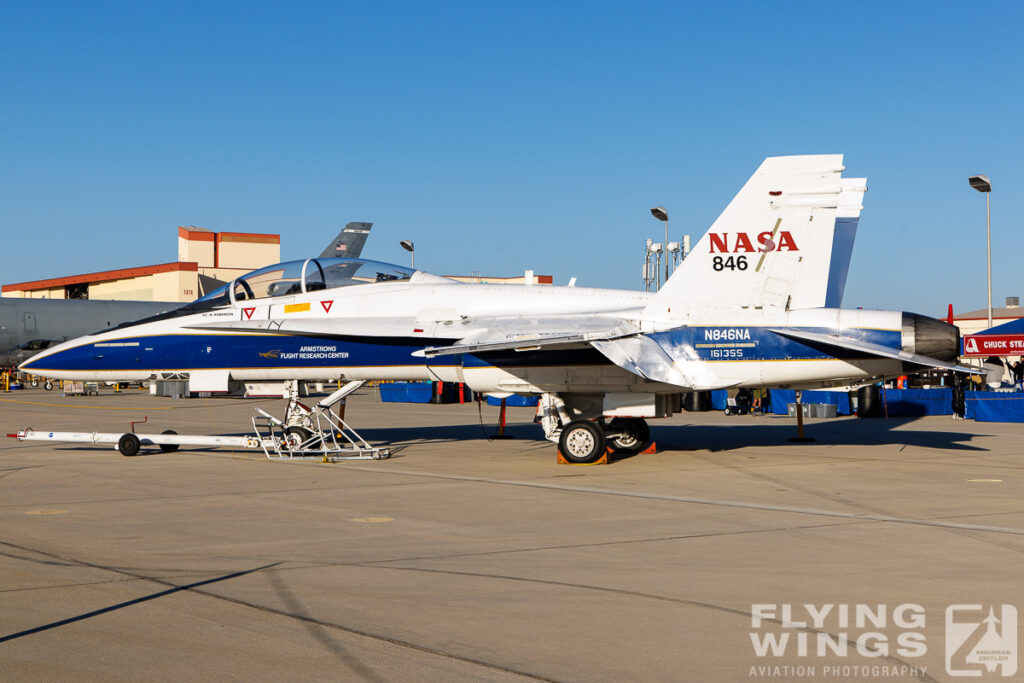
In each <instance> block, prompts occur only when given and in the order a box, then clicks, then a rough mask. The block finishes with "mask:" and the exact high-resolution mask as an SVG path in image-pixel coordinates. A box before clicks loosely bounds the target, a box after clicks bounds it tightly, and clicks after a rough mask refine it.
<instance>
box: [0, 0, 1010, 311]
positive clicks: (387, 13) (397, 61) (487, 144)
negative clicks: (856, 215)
mask: <svg viewBox="0 0 1024 683" xmlns="http://www.w3.org/2000/svg"><path fill="white" fill-rule="evenodd" d="M1022 7H1024V5H1021V4H1020V3H1005V4H1004V3H986V4H984V5H982V6H978V5H970V4H964V3H938V2H933V3H923V2H922V3H911V2H906V3H899V2H885V3H873V2H858V3H830V2H808V3H778V2H772V3H767V2H765V3H753V2H751V3H727V2H716V3H708V2H700V3H693V4H686V3H681V2H679V3H668V2H666V3H642V2H628V3H627V2H618V3H609V2H524V1H517V2H487V1H467V2H380V3H369V2H358V3H356V2H352V3H342V2H339V3H323V4H318V3H314V2H303V3H274V4H268V3H252V4H249V3H229V2H216V3H199V2H194V3H191V2H190V3H174V2H167V3H152V2H128V3H103V2H87V3H79V2H75V3H70V2H67V3H60V2H47V3H34V2H20V1H19V2H8V1H5V2H3V3H2V4H0V83H2V88H0V171H2V176H0V178H2V188H0V236H2V238H3V243H4V245H5V250H4V252H5V255H6V258H5V259H4V264H3V266H0V282H5V283H9V282H18V281H23V280H30V279H37V278H43V277H55V276H61V275H68V274H74V273H80V272H88V271H93V270H103V269H108V268H121V267H129V266H136V265H143V264H152V263H162V262H166V261H172V260H174V259H175V257H176V239H177V231H176V226H178V225H190V224H191V225H201V226H205V227H208V228H210V229H213V230H235V231H251V232H278V233H280V234H281V237H282V256H283V258H286V259H287V258H300V257H304V256H307V255H310V254H311V253H318V252H319V251H320V249H321V248H322V247H323V245H324V244H325V242H326V241H327V240H328V239H330V237H332V236H333V235H334V234H335V232H336V231H337V230H338V229H339V227H340V226H341V225H343V224H344V223H345V222H346V221H350V220H368V221H373V222H374V223H375V227H374V233H373V235H372V236H371V238H370V240H369V242H368V243H367V248H366V251H365V255H367V256H370V257H375V258H379V259H381V260H389V261H394V262H398V263H407V259H408V254H406V253H405V252H403V251H401V249H400V248H399V247H398V245H397V242H398V240H400V239H412V240H414V241H415V242H416V244H417V257H418V258H417V265H418V266H421V267H423V268H425V269H427V270H432V271H434V272H439V273H442V274H445V273H468V272H471V271H480V272H482V273H484V274H491V275H511V274H516V273H521V272H522V271H523V270H524V269H526V268H533V269H535V270H536V271H537V272H539V273H549V274H553V275H554V276H555V281H556V283H559V284H562V283H565V282H566V281H567V280H568V278H569V277H571V276H577V277H578V278H579V284H581V285H594V286H609V287H624V288H633V289H638V288H640V287H641V282H640V278H639V273H640V263H641V259H642V251H643V241H644V239H645V238H646V237H657V236H658V235H659V234H661V225H660V224H659V223H658V222H657V221H655V220H654V219H653V218H652V217H651V216H650V214H649V212H648V209H649V207H651V206H653V205H655V204H663V205H665V206H666V207H668V209H669V211H670V214H671V217H672V223H671V226H672V232H673V233H675V234H676V235H679V234H682V233H684V232H688V233H691V234H692V235H693V236H694V239H696V237H697V236H698V235H700V234H702V233H703V232H704V231H705V230H706V228H707V226H709V225H710V224H711V222H712V221H713V220H714V218H715V217H716V216H717V215H718V213H719V212H720V211H721V210H722V208H724V206H725V205H726V204H727V203H728V201H729V199H730V198H731V197H732V195H733V194H734V193H735V192H736V190H738V189H739V187H740V186H741V185H742V183H743V182H744V181H745V180H746V179H747V177H748V176H749V175H750V173H751V172H752V171H753V170H754V169H755V168H756V167H757V165H758V164H759V163H760V161H761V160H762V159H763V158H764V157H765V156H770V155H779V154H807V153H833V152H842V153H844V154H845V155H846V165H847V168H848V171H847V175H863V176H867V177H868V179H869V181H868V182H869V187H870V191H869V192H868V194H867V195H866V200H865V210H864V213H863V215H862V219H861V224H860V232H859V234H858V239H857V245H856V249H855V252H854V261H853V267H852V269H851V273H850V280H849V285H848V288H847V295H846V300H845V302H844V305H845V306H847V307H855V306H864V307H877V308H894V309H909V310H915V311H918V312H921V313H929V314H933V315H936V314H941V313H944V312H945V307H946V304H947V303H950V302H951V303H953V304H954V305H955V307H956V309H957V310H965V309H968V308H980V307H983V306H984V305H985V243H984V209H985V207H984V198H983V196H982V195H981V194H978V193H976V192H974V191H973V190H971V189H970V188H969V187H968V185H967V176H968V175H970V174H973V173H979V172H980V173H987V174H988V175H989V176H991V178H992V182H993V185H994V188H995V192H994V193H993V199H994V201H993V209H992V221H993V243H994V248H993V252H994V255H993V270H994V285H993V298H994V301H995V302H996V303H997V304H999V303H1001V302H1002V301H1003V297H1005V296H1006V295H1020V296H1024V278H1022V277H1021V276H1020V272H1021V270H1022V267H1021V265H1020V264H1021V262H1022V259H1024V235H1021V234H1020V232H1019V227H1018V221H1017V212H1016V211H1012V210H1010V208H1011V207H1012V202H1013V201H1015V200H1014V199H1013V197H1015V196H1017V195H1018V194H1019V193H1020V189H1021V188H1022V186H1024V185H1022V183H1024V175H1022V171H1021V163H1020V158H1021V154H1022V141H1024V136H1022V134H1021V125H1022V124H1024V116H1022V104H1024V91H1022V82H1024V81H1022V77H1021V72H1022V70H1024V49H1022V47H1021V45H1022V38H1021V31H1022V26H1024V21H1022V19H1024V9H1022ZM659 241H660V240H659Z"/></svg>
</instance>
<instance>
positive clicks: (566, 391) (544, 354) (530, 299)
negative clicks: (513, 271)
mask: <svg viewBox="0 0 1024 683" xmlns="http://www.w3.org/2000/svg"><path fill="white" fill-rule="evenodd" d="M842 163H843V161H842V156H841V155H816V156H792V157H772V158H768V159H766V160H765V161H764V162H763V163H762V164H761V166H760V167H759V168H758V169H757V171H756V172H755V173H754V175H753V176H752V177H751V178H750V179H749V180H748V181H747V183H746V184H745V185H744V186H743V188H742V189H741V190H740V192H739V193H738V194H737V195H736V197H735V198H734V199H733V200H732V202H730V204H729V205H728V206H727V207H726V209H725V211H724V212H723V213H722V214H721V216H719V218H718V219H717V220H716V221H715V222H714V224H713V225H712V226H711V228H710V229H709V230H708V232H707V233H706V234H705V235H704V236H703V237H702V238H701V240H700V241H699V242H698V244H697V245H696V247H695V248H694V249H693V250H692V252H691V253H690V254H689V256H687V258H686V260H685V261H683V262H682V264H681V265H680V267H679V268H678V269H677V270H676V272H675V273H674V274H673V275H672V277H671V278H670V279H669V280H668V281H667V283H666V284H665V285H664V286H663V287H662V288H661V289H660V290H659V291H658V292H656V293H647V292H637V291H628V290H612V289H595V288H585V287H554V286H530V285H522V286H520V285H505V284H501V285H490V284H465V283H460V282H456V281H454V280H451V279H448V278H444V277H440V276H437V275H431V274H429V273H426V272H423V271H418V270H416V271H414V270H411V269H408V268H403V267H401V266H396V265H390V264H385V263H379V262H376V261H368V260H361V259H330V258H319V259H308V260H305V261H294V262H290V263H283V264H279V265H275V266H271V267H268V268H263V269H260V270H257V271H254V272H252V273H249V274H248V275H245V276H243V277H240V278H238V279H237V280H235V281H233V282H231V283H229V284H227V285H225V286H224V287H222V288H221V289H219V290H217V291H214V292H212V293H210V294H209V295H207V296H204V297H202V298H201V299H198V300H196V301H194V302H192V303H190V304H187V305H185V306H182V307H181V308H179V309H176V310H174V311H170V312H168V313H165V314H162V315H158V316H155V317H153V318H149V319H144V320H140V321H138V322H136V323H134V324H130V325H122V326H120V327H117V328H114V329H111V330H107V331H104V332H101V333H99V334H94V335H89V336H86V337H81V338H79V339H76V340H73V341H69V342H66V343H64V344H61V345H59V346H56V347H54V348H52V349H48V350H47V351H45V352H43V353H41V354H39V355H37V356H36V357H34V358H33V359H31V360H30V361H29V363H28V364H27V365H28V367H27V368H26V369H27V370H28V371H29V372H33V373H35V374H38V375H43V376H48V377H55V378H66V379H70V378H75V379H82V378H88V379H108V378H118V379H143V378H147V377H154V376H182V375H185V374H187V375H188V376H189V379H190V383H191V385H192V386H191V388H192V390H225V389H226V388H227V384H228V381H229V380H230V379H236V380H242V381H246V380H280V379H302V380H337V379H345V380H363V379H376V380H441V381H446V382H465V383H466V384H467V385H468V386H469V387H470V388H472V389H474V390H475V391H477V392H481V393H488V394H492V395H499V396H501V395H510V394H535V395H540V397H541V403H540V411H539V412H540V422H541V424H542V426H543V428H544V431H545V435H546V436H547V438H549V439H551V440H552V441H556V442H558V444H559V448H560V451H561V452H562V454H563V455H564V456H565V457H566V458H567V459H569V460H572V461H576V462H590V461H593V460H596V459H598V458H599V457H601V455H603V454H604V452H605V450H606V447H611V448H615V449H622V450H631V449H642V448H643V447H644V446H645V445H646V442H648V441H649V438H650V435H649V429H648V426H647V423H646V420H645V419H646V418H655V417H665V416H668V415H671V414H672V412H673V411H675V410H678V409H679V397H680V394H681V392H689V391H701V390H710V389H723V388H732V387H736V388H741V387H758V386H767V387H790V388H798V389H808V388H817V387H822V386H834V385H836V384H840V383H856V382H862V381H868V380H872V379H875V378H881V377H887V376H896V375H901V374H905V373H907V372H912V371H914V370H915V369H920V368H923V367H942V368H950V369H952V368H956V367H957V366H955V365H954V364H953V363H951V362H950V361H952V360H955V356H956V353H957V348H958V343H959V333H958V330H957V328H956V327H953V326H952V325H947V324H946V323H943V322H940V321H938V320H934V319H931V318H927V317H924V316H919V315H914V314H911V313H904V312H901V311H871V310H859V309H858V310H844V309H841V308H838V306H839V304H840V301H841V299H842V295H843V290H844V288H845V284H846V275H847V269H848V267H849V261H850V255H851V253H852V248H853V240H854V237H855V234H856V230H857V224H858V219H859V216H860V211H861V202H862V198H863V195H864V192H865V191H866V189H867V187H866V181H865V180H864V179H858V178H843V177H842V171H843V170H844V167H843V165H842Z"/></svg>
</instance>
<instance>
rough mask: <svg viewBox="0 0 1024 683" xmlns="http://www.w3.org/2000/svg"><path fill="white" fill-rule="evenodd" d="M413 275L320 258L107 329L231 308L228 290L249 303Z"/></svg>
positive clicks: (279, 266)
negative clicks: (303, 286) (255, 300)
mask: <svg viewBox="0 0 1024 683" xmlns="http://www.w3.org/2000/svg"><path fill="white" fill-rule="evenodd" d="M415 272H416V271H415V270H413V269H412V268H405V267H403V266H396V265H395V264H393V263H384V262H382V261H370V260H368V259H352V258H320V259H308V260H304V261H287V262H285V263H276V264H274V265H272V266H267V267H266V268H260V269H259V270H254V271H252V272H251V273H247V274H245V275H243V276H242V277H240V278H238V279H237V280H234V281H232V282H229V283H228V284H226V285H222V286H221V287H218V288H217V289H215V290H213V291H212V292H210V293H209V294H206V295H205V296H201V297H199V298H198V299H196V300H195V301H193V302H191V303H187V304H185V305H184V306H181V307H179V308H175V309H172V310H170V311H167V312H165V313H160V314H158V315H154V316H150V317H148V318H143V319H142V320H135V321H133V322H129V323H123V324H121V325H116V326H114V327H112V328H110V329H112V330H116V329H120V328H123V327H129V326H132V325H140V324H142V323H150V322H156V321H158V320H167V319H169V318H179V317H181V316H185V315H191V314H193V313H201V312H203V311H209V310H211V309H215V308H224V307H226V306H230V305H231V290H232V289H233V290H234V299H235V301H236V302H237V301H252V300H254V299H266V298H273V297H279V296H286V295H293V294H301V293H302V285H303V283H305V286H306V287H305V289H306V291H307V292H314V291H317V290H321V289H333V288H335V287H351V286H353V285H366V284H373V283H377V282H399V281H402V280H408V279H409V278H411V277H412V276H413V274H414V273H415ZM104 331H105V330H104Z"/></svg>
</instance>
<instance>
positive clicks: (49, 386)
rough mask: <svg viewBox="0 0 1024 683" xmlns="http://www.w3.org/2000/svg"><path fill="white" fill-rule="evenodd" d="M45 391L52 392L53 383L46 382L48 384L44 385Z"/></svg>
mask: <svg viewBox="0 0 1024 683" xmlns="http://www.w3.org/2000/svg"><path fill="white" fill-rule="evenodd" d="M43 389H46V390H47V391H52V390H53V382H51V381H50V380H46V383H45V384H43Z"/></svg>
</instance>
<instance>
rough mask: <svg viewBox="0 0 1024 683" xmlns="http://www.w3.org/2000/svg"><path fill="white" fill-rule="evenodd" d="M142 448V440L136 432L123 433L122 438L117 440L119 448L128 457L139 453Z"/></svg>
mask: <svg viewBox="0 0 1024 683" xmlns="http://www.w3.org/2000/svg"><path fill="white" fill-rule="evenodd" d="M140 448H142V442H141V441H139V437H137V436H135V435H134V434H122V435H121V438H120V439H118V440H117V450H118V451H119V452H120V453H121V455H123V456H125V457H126V458H130V457H132V456H133V455H138V454H139V449H140Z"/></svg>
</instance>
